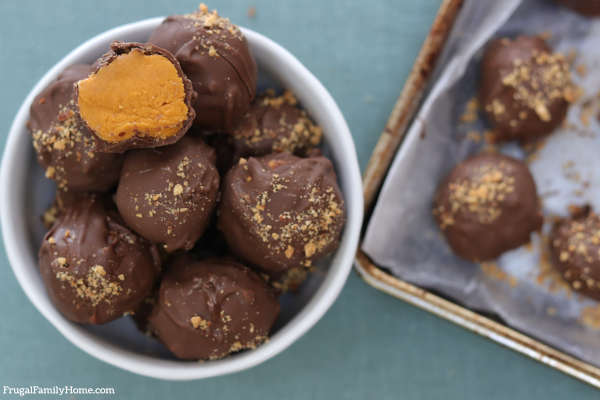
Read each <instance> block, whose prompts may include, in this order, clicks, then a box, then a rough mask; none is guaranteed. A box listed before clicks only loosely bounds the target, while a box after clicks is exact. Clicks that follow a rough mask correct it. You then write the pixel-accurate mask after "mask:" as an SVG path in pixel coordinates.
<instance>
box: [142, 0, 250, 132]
mask: <svg viewBox="0 0 600 400" xmlns="http://www.w3.org/2000/svg"><path fill="white" fill-rule="evenodd" d="M148 41H149V42H150V43H154V44H155V45H157V46H159V47H162V48H163V49H166V50H168V51H170V52H171V53H173V54H174V55H175V57H176V58H177V59H178V60H179V62H180V63H181V67H182V68H183V71H184V72H185V74H186V75H187V76H188V78H190V80H191V81H192V83H193V85H194V89H195V90H196V93H197V94H198V96H197V97H196V99H195V101H194V108H195V109H196V124H197V125H199V126H201V127H202V128H207V129H216V130H225V131H229V130H230V129H232V128H233V127H234V126H235V124H236V123H237V121H238V120H239V119H240V117H241V116H242V115H244V113H245V112H246V111H247V110H248V107H249V106H250V102H251V101H252V99H254V95H255V93H256V79H257V69H256V63H255V62H254V59H253V58H252V56H251V55H250V50H249V49H248V43H247V42H246V38H245V37H244V35H243V34H242V32H241V31H240V29H239V28H238V27H237V26H235V25H233V24H232V23H231V22H229V20H228V19H226V18H222V17H220V16H219V15H218V14H217V12H216V11H212V12H210V11H208V9H207V8H206V6H205V5H204V4H201V5H200V8H199V9H198V10H197V11H196V12H194V13H191V14H186V15H172V16H170V17H167V18H166V19H165V20H164V21H163V23H162V24H161V25H160V26H159V27H158V28H156V30H155V31H154V32H153V33H152V35H151V36H150V39H149V40H148Z"/></svg>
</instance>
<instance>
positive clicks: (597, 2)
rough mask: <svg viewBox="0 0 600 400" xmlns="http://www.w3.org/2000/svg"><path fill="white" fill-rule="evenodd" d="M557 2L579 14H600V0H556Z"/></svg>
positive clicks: (589, 15) (594, 15)
mask: <svg viewBox="0 0 600 400" xmlns="http://www.w3.org/2000/svg"><path fill="white" fill-rule="evenodd" d="M556 1H557V3H559V4H562V5H564V6H565V7H569V8H571V9H573V10H574V11H576V12H578V13H579V14H582V15H586V16H588V17H598V16H600V0H556Z"/></svg>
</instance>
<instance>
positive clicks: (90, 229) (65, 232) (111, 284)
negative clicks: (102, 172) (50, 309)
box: [39, 195, 160, 324]
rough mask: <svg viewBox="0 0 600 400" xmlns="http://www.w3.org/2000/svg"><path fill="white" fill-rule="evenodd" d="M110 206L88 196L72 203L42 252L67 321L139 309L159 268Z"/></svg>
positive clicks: (45, 273)
mask: <svg viewBox="0 0 600 400" xmlns="http://www.w3.org/2000/svg"><path fill="white" fill-rule="evenodd" d="M106 202H107V200H105V199H102V198H100V197H98V196H96V195H89V196H87V197H86V198H83V199H82V200H80V201H78V202H76V203H73V204H69V205H68V206H67V207H66V208H65V209H64V210H63V215H62V216H61V217H59V218H58V220H57V221H56V223H55V224H54V225H53V227H52V229H50V231H49V232H48V233H47V234H46V236H45V237H44V240H43V242H42V245H41V247H40V252H39V267H40V271H41V274H42V278H43V280H44V283H45V284H46V289H47V291H48V294H49V296H50V298H51V299H52V301H53V302H54V304H55V305H56V307H57V308H58V310H59V311H60V312H61V313H62V314H63V315H64V316H65V317H67V318H68V319H70V320H71V321H74V322H79V323H82V324H103V323H106V322H109V321H112V320H114V319H116V318H119V317H121V316H122V315H124V314H126V313H130V312H133V311H134V310H136V309H137V307H138V306H139V305H140V303H141V302H142V301H143V300H144V298H146V297H147V296H148V295H149V294H150V292H151V289H152V287H153V285H154V282H155V280H156V278H157V276H158V273H159V270H160V262H159V258H158V252H157V250H156V248H155V247H154V246H152V245H151V244H149V243H148V242H146V241H145V240H144V239H142V238H140V237H138V236H137V235H135V234H134V233H132V232H131V231H130V230H129V229H127V228H126V227H125V226H124V225H123V224H122V223H121V221H120V218H119V217H118V215H117V214H116V212H112V211H111V210H110V207H109V206H108V205H107V204H106Z"/></svg>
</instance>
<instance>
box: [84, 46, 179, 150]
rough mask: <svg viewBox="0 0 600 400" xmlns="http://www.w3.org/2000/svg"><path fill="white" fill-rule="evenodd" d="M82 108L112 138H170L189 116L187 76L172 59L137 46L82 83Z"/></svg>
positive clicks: (101, 133)
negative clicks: (182, 75)
mask: <svg viewBox="0 0 600 400" xmlns="http://www.w3.org/2000/svg"><path fill="white" fill-rule="evenodd" d="M77 85H78V87H79V99H78V102H79V113H80V114H81V117H82V118H83V119H84V120H85V122H86V123H87V124H88V126H89V127H90V128H91V129H92V130H93V131H94V132H95V133H96V135H98V136H99V137H100V138H101V139H102V140H104V141H106V142H111V143H116V142H120V141H123V140H127V139H129V138H130V137H132V136H134V135H137V136H151V137H154V138H160V139H165V138H168V137H170V136H173V135H175V134H176V133H177V132H179V130H180V129H181V127H182V126H183V124H184V122H185V121H186V120H187V117H188V107H187V105H186V104H185V89H184V86H183V80H182V78H181V77H180V76H179V74H178V73H177V69H176V68H175V66H174V65H173V63H171V61H169V60H168V59H167V58H165V57H163V56H161V55H158V54H152V55H145V54H144V53H142V52H141V51H140V50H132V51H130V52H129V53H127V54H122V55H119V56H117V58H116V59H115V60H113V61H112V62H111V63H110V64H108V65H107V66H105V67H103V68H101V69H100V70H99V71H98V72H97V73H95V74H92V75H91V76H90V77H89V78H87V79H83V80H81V81H79V82H78V84H77Z"/></svg>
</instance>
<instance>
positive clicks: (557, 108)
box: [479, 36, 576, 143]
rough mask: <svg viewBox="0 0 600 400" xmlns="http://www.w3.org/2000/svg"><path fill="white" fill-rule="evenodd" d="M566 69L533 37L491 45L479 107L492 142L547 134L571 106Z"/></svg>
mask: <svg viewBox="0 0 600 400" xmlns="http://www.w3.org/2000/svg"><path fill="white" fill-rule="evenodd" d="M575 93H576V92H575V88H574V86H573V84H572V82H571V74H570V72H569V64H568V63H567V61H566V59H565V57H563V56H562V55H561V54H558V53H553V52H552V50H551V49H550V48H549V47H548V45H547V44H546V42H545V41H544V40H543V39H542V38H540V37H537V36H519V37H517V38H516V39H514V40H512V39H508V38H501V39H496V40H493V41H492V42H491V43H489V44H488V45H487V47H486V49H485V53H484V56H483V61H482V63H481V81H480V91H479V96H480V101H481V104H482V106H483V108H484V110H485V113H486V115H487V117H488V119H489V121H490V123H491V124H492V126H493V128H494V131H495V132H494V133H495V137H494V139H495V140H496V141H510V140H518V141H520V142H521V143H527V142H530V141H532V140H535V139H537V138H540V137H542V136H545V135H548V134H549V133H551V132H552V131H553V130H554V129H555V128H556V127H557V126H558V125H560V123H561V122H562V121H563V120H564V118H565V115H566V113H567V109H568V107H569V102H570V101H573V100H574V97H575Z"/></svg>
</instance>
